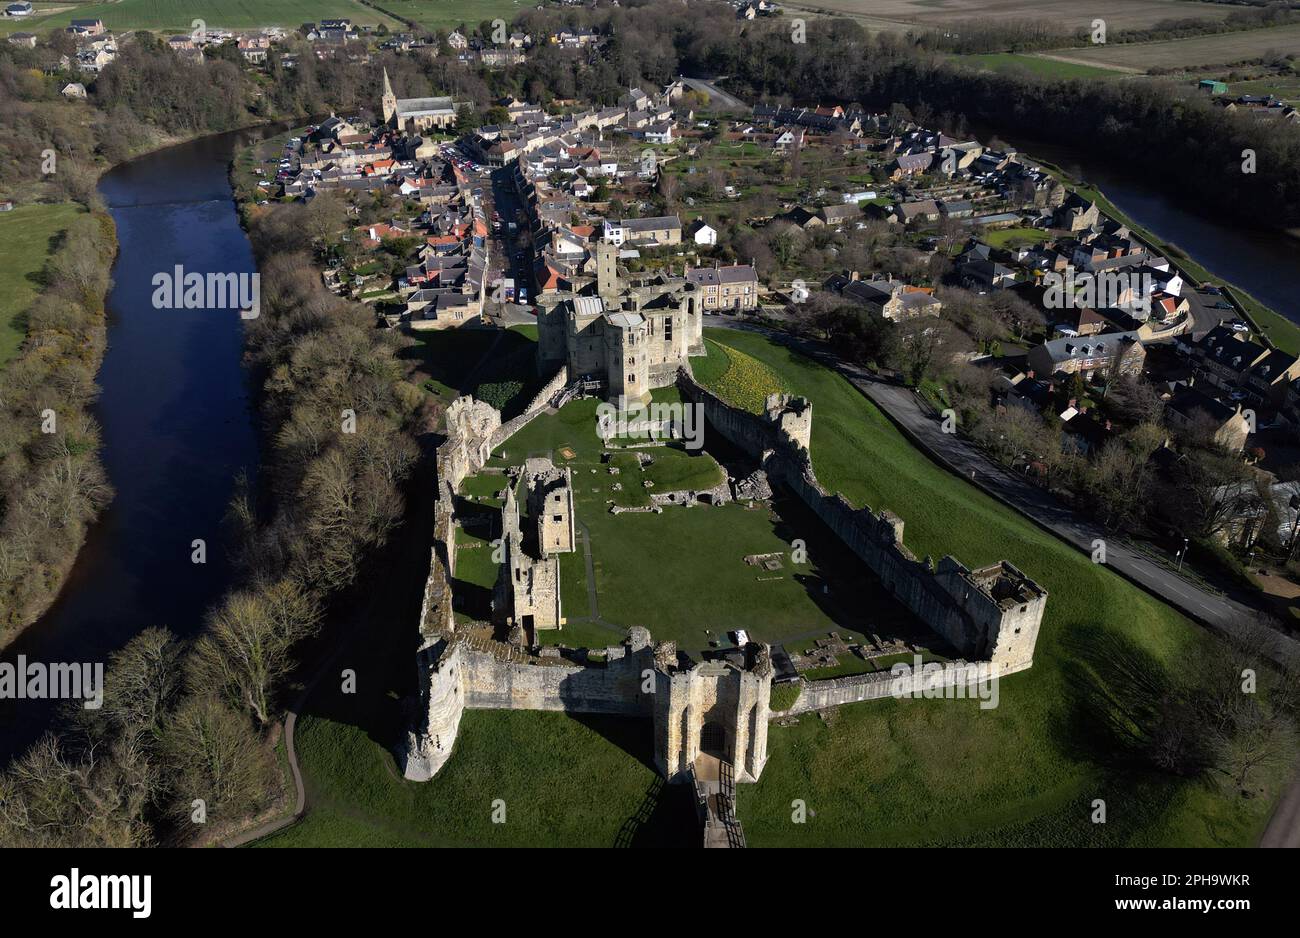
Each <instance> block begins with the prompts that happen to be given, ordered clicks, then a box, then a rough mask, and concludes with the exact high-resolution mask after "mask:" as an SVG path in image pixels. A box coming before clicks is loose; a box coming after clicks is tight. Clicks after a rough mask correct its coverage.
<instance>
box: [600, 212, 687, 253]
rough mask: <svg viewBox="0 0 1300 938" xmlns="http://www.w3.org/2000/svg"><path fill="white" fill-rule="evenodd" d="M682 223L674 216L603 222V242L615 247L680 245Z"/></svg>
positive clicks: (607, 220)
mask: <svg viewBox="0 0 1300 938" xmlns="http://www.w3.org/2000/svg"><path fill="white" fill-rule="evenodd" d="M681 240H682V223H681V220H680V219H678V217H677V216H676V215H663V216H657V217H653V218H625V219H622V220H621V221H614V220H611V219H606V220H605V241H606V242H608V243H609V244H612V245H614V246H615V247H619V246H622V245H623V244H638V245H642V246H646V247H655V246H658V245H666V244H680V243H681Z"/></svg>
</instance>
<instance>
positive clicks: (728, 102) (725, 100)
mask: <svg viewBox="0 0 1300 938" xmlns="http://www.w3.org/2000/svg"><path fill="white" fill-rule="evenodd" d="M715 81H718V79H716V78H714V79H707V78H687V77H686V76H685V75H683V76H682V82H683V83H684V84H686V85H687V86H689V87H690V88H691V89H693V90H695V91H702V92H704V93H705V94H707V95H708V96H709V104H710V105H713V104H714V103H715V102H716V104H717V105H719V106H721V107H723V108H726V109H727V110H733V111H748V110H749V105H748V104H746V103H745V102H744V101H742V100H740V99H739V98H737V97H736V96H735V95H733V94H727V92H725V91H723V90H722V89H721V88H719V87H718V86H717V85H716V84H714V82H715Z"/></svg>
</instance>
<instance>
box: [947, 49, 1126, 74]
mask: <svg viewBox="0 0 1300 938" xmlns="http://www.w3.org/2000/svg"><path fill="white" fill-rule="evenodd" d="M1063 54H1064V55H1069V54H1070V53H1069V51H1068V50H1067V51H1064V52H1063ZM954 59H955V60H956V61H957V62H961V63H965V64H970V65H975V66H978V67H979V68H984V69H987V70H989V71H991V72H1019V71H1024V72H1028V73H1029V74H1031V75H1033V76H1035V77H1037V78H1060V79H1065V78H1107V79H1108V78H1123V77H1124V76H1125V75H1126V74H1128V72H1127V71H1126V70H1124V69H1119V68H1107V67H1106V66H1105V65H1085V64H1083V63H1081V62H1067V61H1062V60H1061V59H1049V58H1044V57H1043V56H1039V55H1022V54H1019V53H1015V52H989V53H981V54H978V55H959V56H954Z"/></svg>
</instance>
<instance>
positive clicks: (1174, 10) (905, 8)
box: [785, 0, 1236, 30]
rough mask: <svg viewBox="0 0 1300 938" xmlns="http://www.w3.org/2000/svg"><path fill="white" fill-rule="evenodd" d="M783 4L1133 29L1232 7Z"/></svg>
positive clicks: (904, 18) (1124, 0)
mask: <svg viewBox="0 0 1300 938" xmlns="http://www.w3.org/2000/svg"><path fill="white" fill-rule="evenodd" d="M785 6H786V8H787V9H788V10H795V9H798V10H811V11H815V12H823V13H831V14H837V15H840V16H852V17H854V18H855V19H859V20H861V21H863V23H865V24H866V25H867V26H868V27H869V28H873V29H894V30H903V29H907V28H908V27H912V26H941V25H951V24H952V23H955V22H960V21H962V20H979V21H980V22H981V23H996V22H999V21H1001V22H1014V21H1021V20H1050V21H1051V22H1053V23H1057V24H1060V25H1062V26H1068V27H1073V28H1077V27H1086V26H1088V25H1089V24H1091V23H1092V21H1093V20H1094V19H1098V18H1100V19H1104V20H1105V21H1106V25H1107V27H1108V28H1109V29H1113V30H1118V29H1134V28H1138V27H1146V26H1150V25H1152V24H1153V23H1156V22H1159V21H1160V20H1164V19H1192V18H1196V19H1223V18H1224V17H1226V16H1227V15H1228V14H1229V13H1231V12H1232V11H1233V10H1235V9H1236V7H1234V6H1231V5H1228V4H1222V3H1186V2H1181V0H1092V2H1090V3H1086V4H1085V3H1078V2H1076V0H1041V2H1040V0H1034V2H1030V0H797V2H795V3H790V4H785Z"/></svg>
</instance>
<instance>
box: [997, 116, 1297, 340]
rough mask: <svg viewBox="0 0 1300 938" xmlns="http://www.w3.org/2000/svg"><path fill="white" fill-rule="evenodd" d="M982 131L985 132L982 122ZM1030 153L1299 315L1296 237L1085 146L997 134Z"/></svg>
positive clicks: (1211, 266)
mask: <svg viewBox="0 0 1300 938" xmlns="http://www.w3.org/2000/svg"><path fill="white" fill-rule="evenodd" d="M979 134H980V138H981V139H983V140H987V139H988V137H989V134H987V133H986V132H984V131H983V130H981V131H980V132H979ZM1002 136H1003V139H1005V140H1008V141H1009V142H1011V143H1013V144H1015V145H1016V147H1017V148H1018V149H1020V150H1021V151H1022V152H1024V153H1026V154H1028V155H1029V156H1030V158H1034V157H1037V158H1039V159H1043V160H1046V161H1048V162H1049V163H1055V164H1056V165H1057V166H1060V167H1061V168H1062V169H1063V170H1065V171H1066V172H1067V173H1070V174H1071V175H1072V176H1074V177H1075V178H1079V179H1083V180H1084V181H1086V182H1088V183H1090V184H1092V185H1095V186H1097V187H1098V188H1100V189H1101V191H1102V192H1103V193H1105V195H1106V198H1108V199H1110V201H1111V202H1113V203H1115V205H1117V206H1118V207H1119V208H1120V209H1122V210H1123V211H1124V212H1125V213H1126V214H1127V215H1128V216H1129V217H1130V218H1132V219H1133V220H1134V221H1135V222H1137V223H1138V224H1140V225H1142V226H1143V227H1144V228H1147V229H1148V230H1150V231H1152V232H1154V233H1155V234H1157V235H1159V236H1160V237H1161V238H1162V239H1164V240H1165V241H1170V242H1173V243H1174V244H1176V245H1178V246H1179V247H1180V248H1182V249H1183V250H1184V251H1185V252H1187V254H1188V255H1189V256H1190V257H1192V258H1193V259H1194V260H1196V261H1197V262H1199V263H1200V264H1201V265H1202V266H1204V267H1206V268H1207V269H1209V270H1210V271H1211V272H1213V273H1215V274H1217V275H1218V276H1220V277H1222V278H1224V279H1225V280H1227V281H1229V282H1230V283H1233V284H1236V285H1237V286H1239V287H1241V288H1242V289H1243V290H1245V291H1246V292H1248V293H1250V294H1252V295H1254V297H1255V298H1256V299H1258V300H1260V301H1261V302H1263V303H1265V304H1266V305H1268V306H1271V307H1272V308H1273V309H1274V310H1276V311H1277V312H1279V313H1281V314H1282V315H1283V316H1285V317H1287V318H1288V319H1290V320H1291V321H1292V322H1294V323H1300V238H1295V237H1293V236H1291V235H1288V234H1285V233H1283V232H1279V231H1275V230H1269V229H1260V228H1250V227H1246V226H1242V225H1241V224H1238V223H1234V222H1231V221H1227V220H1224V219H1221V218H1217V217H1215V216H1214V215H1213V214H1212V213H1210V212H1208V211H1200V210H1198V204H1197V201H1196V199H1195V198H1194V197H1188V196H1186V195H1183V196H1175V195H1173V194H1171V193H1169V192H1167V191H1165V190H1164V189H1162V188H1161V187H1160V184H1159V180H1156V179H1152V178H1151V177H1150V176H1149V175H1146V174H1142V173H1137V172H1132V171H1126V170H1125V169H1124V168H1123V164H1122V162H1121V163H1120V164H1119V165H1114V164H1112V163H1110V162H1108V161H1105V160H1101V159H1097V158H1096V157H1093V156H1092V155H1090V154H1080V153H1077V152H1075V151H1072V150H1069V149H1066V148H1063V147H1056V146H1052V145H1045V144H1042V143H1039V142H1036V141H1034V140H1030V139H1025V138H1023V137H1020V136H1016V135H1006V134H1003V135H1002Z"/></svg>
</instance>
